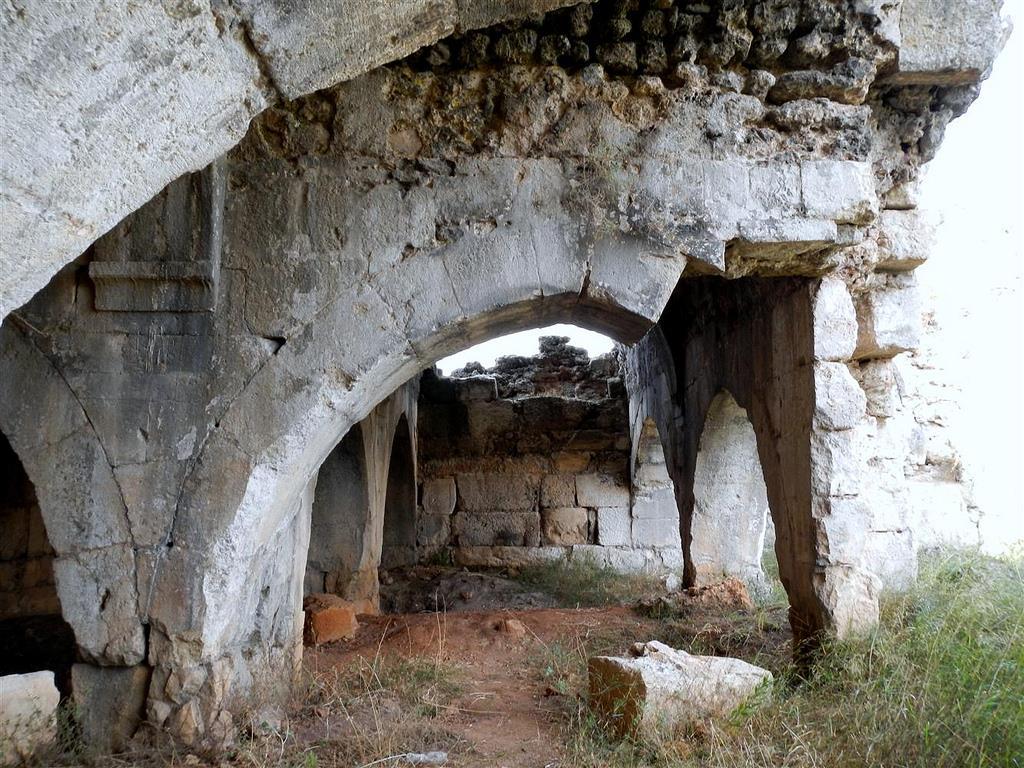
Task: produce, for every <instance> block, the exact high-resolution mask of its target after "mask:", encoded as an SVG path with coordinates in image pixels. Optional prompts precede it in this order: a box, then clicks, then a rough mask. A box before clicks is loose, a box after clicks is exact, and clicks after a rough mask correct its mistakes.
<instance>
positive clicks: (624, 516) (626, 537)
mask: <svg viewBox="0 0 1024 768" xmlns="http://www.w3.org/2000/svg"><path fill="white" fill-rule="evenodd" d="M597 543H598V544H600V545H601V546H604V547H628V546H630V545H631V544H632V543H633V533H632V519H631V517H630V514H629V507H600V508H599V509H598V510H597Z"/></svg>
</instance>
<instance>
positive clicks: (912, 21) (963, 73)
mask: <svg viewBox="0 0 1024 768" xmlns="http://www.w3.org/2000/svg"><path fill="white" fill-rule="evenodd" d="M1001 6H1002V3H1001V2H999V0H971V1H970V2H968V0H904V2H903V4H902V5H901V6H900V9H901V13H900V53H899V71H898V73H897V74H896V75H895V76H894V77H893V79H894V80H896V81H897V82H901V83H913V84H915V85H958V84H962V83H972V82H977V81H978V80H981V79H982V78H984V77H985V76H987V74H988V71H989V68H990V67H991V66H992V60H993V59H994V58H995V55H996V53H998V51H999V49H1000V48H1002V46H1003V43H1004V42H1005V40H1006V37H1007V36H1008V35H1009V26H1008V25H1007V23H1006V22H1004V21H1003V20H1002V18H1001V17H1000V15H999V9H1000V7H1001Z"/></svg>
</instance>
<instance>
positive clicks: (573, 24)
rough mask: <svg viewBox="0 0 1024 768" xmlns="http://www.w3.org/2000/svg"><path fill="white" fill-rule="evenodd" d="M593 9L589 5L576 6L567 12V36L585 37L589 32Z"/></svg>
mask: <svg viewBox="0 0 1024 768" xmlns="http://www.w3.org/2000/svg"><path fill="white" fill-rule="evenodd" d="M593 16H594V9H593V7H592V6H590V5H577V6H576V7H575V8H573V9H572V10H571V11H569V34H570V35H572V36H573V37H586V36H587V33H588V32H590V20H591V19H592V18H593Z"/></svg>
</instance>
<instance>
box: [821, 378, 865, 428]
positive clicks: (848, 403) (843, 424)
mask: <svg viewBox="0 0 1024 768" xmlns="http://www.w3.org/2000/svg"><path fill="white" fill-rule="evenodd" d="M866 407H867V397H866V396H865V395H864V390H863V389H861V388H860V385H859V384H858V383H857V380H856V379H855V378H854V377H853V375H852V374H851V373H850V369H849V367H848V366H846V365H844V364H843V363H824V362H818V363H815V364H814V418H815V419H816V420H817V422H818V424H819V425H821V426H822V427H823V428H824V429H851V428H853V427H855V426H857V424H859V423H860V420H861V419H862V418H864V412H865V409H866Z"/></svg>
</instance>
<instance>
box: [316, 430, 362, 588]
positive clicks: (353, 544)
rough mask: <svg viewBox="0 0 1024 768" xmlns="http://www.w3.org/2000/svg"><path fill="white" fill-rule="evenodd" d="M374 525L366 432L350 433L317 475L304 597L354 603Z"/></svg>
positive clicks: (337, 446) (332, 451) (353, 431)
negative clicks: (355, 582) (319, 596)
mask: <svg viewBox="0 0 1024 768" xmlns="http://www.w3.org/2000/svg"><path fill="white" fill-rule="evenodd" d="M369 520H370V489H369V485H368V478H367V472H366V454H365V446H364V443H363V431H362V427H361V426H360V425H359V424H356V425H354V426H353V427H352V429H350V430H349V431H348V432H347V433H345V436H344V437H343V438H342V439H341V441H340V442H339V443H338V444H337V445H336V446H335V447H334V448H333V449H332V450H331V452H330V454H329V455H328V456H327V459H326V460H325V461H324V463H323V464H322V465H321V466H320V469H319V470H318V471H317V476H316V485H315V490H314V494H313V506H312V510H311V520H310V537H309V554H308V555H307V558H306V578H305V588H304V591H305V593H306V594H310V593H315V592H327V593H331V594H336V595H340V596H341V597H346V598H351V597H352V595H351V594H350V589H351V588H352V586H353V583H352V582H353V578H354V577H355V576H356V574H357V573H358V572H359V567H360V565H361V562H362V555H363V547H364V539H365V536H366V527H367V525H368V524H369Z"/></svg>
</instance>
